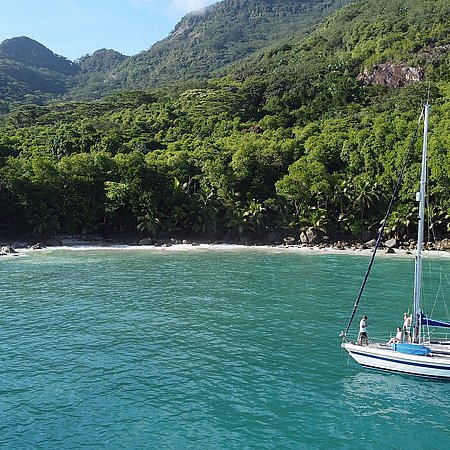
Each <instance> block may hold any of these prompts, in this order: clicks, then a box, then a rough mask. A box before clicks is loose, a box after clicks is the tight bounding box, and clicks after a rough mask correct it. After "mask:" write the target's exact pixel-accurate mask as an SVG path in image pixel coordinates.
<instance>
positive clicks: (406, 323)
mask: <svg viewBox="0 0 450 450" xmlns="http://www.w3.org/2000/svg"><path fill="white" fill-rule="evenodd" d="M411 322H412V314H411V315H409V314H408V313H404V314H403V331H404V332H405V338H406V341H407V342H411Z"/></svg>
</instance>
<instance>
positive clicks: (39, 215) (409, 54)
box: [0, 0, 450, 240]
mask: <svg viewBox="0 0 450 450" xmlns="http://www.w3.org/2000/svg"><path fill="white" fill-rule="evenodd" d="M430 4H431V5H432V8H431V10H430ZM426 8H428V9H426ZM421 17H423V19H424V20H423V21H422V20H418V18H419V19H420V18H421ZM362 24H364V26H362ZM449 25H450V10H449V6H448V5H447V1H446V0H445V1H444V0H435V1H433V2H429V1H427V0H402V1H400V0H389V1H388V0H376V1H375V0H363V1H358V2H355V3H354V4H351V5H348V6H345V7H343V8H342V9H340V10H339V11H337V13H336V14H333V15H332V16H331V17H330V18H329V19H327V20H326V22H324V23H323V24H322V25H321V27H320V28H319V29H317V30H316V31H314V32H313V33H311V34H310V35H309V36H308V37H306V38H299V39H298V40H290V41H289V42H285V43H280V44H279V45H276V46H272V47H270V48H269V49H267V50H265V51H263V52H261V53H259V54H257V55H255V56H253V57H251V59H250V60H249V61H248V62H247V63H245V64H240V65H238V66H236V67H235V69H234V70H233V71H230V73H229V74H228V75H227V76H225V77H222V78H216V79H210V80H209V81H207V82H204V83H197V85H196V86H195V87H192V88H187V87H185V88H184V89H182V90H181V92H180V90H171V89H165V90H163V89H159V90H154V91H151V92H150V91H133V92H131V91H129V92H121V93H116V94H114V95H111V96H109V97H105V98H103V99H102V100H101V101H96V102H92V103H85V102H63V103H58V104H52V105H47V106H44V105H41V106H38V105H22V106H17V107H15V108H14V109H13V110H12V111H11V112H10V113H9V114H8V115H7V116H5V117H4V120H3V122H2V124H1V129H0V133H1V134H0V202H1V204H2V209H1V211H0V227H1V228H0V231H1V232H3V233H16V234H17V233H35V234H38V235H51V234H54V233H93V232H102V233H106V232H112V231H114V232H131V231H135V230H136V229H139V230H141V231H143V232H144V233H150V234H158V233H169V234H171V235H177V234H180V235H183V236H190V235H194V236H207V235H214V236H218V237H222V236H225V235H226V236H227V239H231V238H232V237H234V238H242V237H243V238H246V237H249V238H255V239H260V240H261V239H263V238H265V237H267V236H268V235H269V234H270V233H271V232H272V231H277V232H282V233H286V234H294V235H298V233H299V231H300V229H302V228H305V227H315V228H316V229H320V230H323V232H324V233H327V234H328V235H331V236H333V237H342V236H347V237H354V238H358V239H361V238H367V237H369V235H370V233H371V232H372V233H373V232H375V231H376V230H377V229H378V228H379V226H380V220H381V219H382V217H383V216H384V211H385V208H386V204H387V202H388V200H389V197H390V194H391V192H392V188H393V185H394V183H395V181H396V178H397V174H398V170H399V168H400V166H401V164H402V162H403V159H404V156H405V154H406V152H407V149H408V146H409V143H410V141H411V138H412V136H413V133H414V130H415V127H416V122H417V119H418V116H419V114H420V104H421V101H422V100H424V99H426V98H427V96H430V100H431V103H432V105H433V106H432V116H431V121H430V173H431V179H430V187H429V196H430V200H431V201H430V204H433V207H432V208H430V209H429V211H428V220H429V226H430V227H431V228H432V229H433V230H434V231H435V232H436V233H437V234H438V235H439V236H441V237H442V236H443V235H444V234H445V233H447V229H448V226H449V223H450V195H449V194H450V192H449V190H450V180H449V176H450V156H449V151H448V149H449V144H450V133H449V129H448V127H449V125H448V124H449V123H450V106H449V103H448V97H449V93H450V73H449V64H448V62H449V61H448V55H449V51H450V48H449V47H450V46H449V45H448V31H447V30H448V29H449ZM382 64H391V65H393V64H396V65H399V66H401V67H404V68H408V67H409V68H420V71H417V73H420V74H422V75H420V77H419V79H418V80H415V82H411V80H408V79H407V77H406V76H405V79H404V80H403V81H404V83H402V86H403V85H404V87H402V88H394V87H392V86H391V85H390V84H389V79H388V78H389V77H387V78H386V83H387V84H383V83H381V84H370V83H368V82H365V81H367V78H368V77H367V75H363V74H364V72H366V74H367V73H370V72H371V71H372V70H374V69H373V67H374V66H375V65H378V66H379V65H382ZM419 155H420V142H417V143H416V146H415V150H414V152H413V155H412V158H411V161H410V163H409V165H408V169H407V172H406V175H405V180H404V184H403V187H402V190H401V192H400V199H401V203H397V205H396V208H395V211H394V213H393V215H392V217H391V220H390V223H389V227H388V228H389V232H390V233H391V234H392V235H396V236H397V237H400V238H402V237H403V236H408V235H409V236H413V233H414V227H413V224H414V221H415V220H416V219H415V217H416V213H415V209H416V204H415V201H414V198H415V194H414V193H415V191H416V190H417V188H418V170H419V169H418V165H419Z"/></svg>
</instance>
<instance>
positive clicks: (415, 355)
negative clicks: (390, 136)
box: [341, 102, 450, 380]
mask: <svg viewBox="0 0 450 450" xmlns="http://www.w3.org/2000/svg"><path fill="white" fill-rule="evenodd" d="M429 109H430V105H429V103H428V102H427V103H426V104H424V105H423V109H422V114H421V119H422V117H423V122H424V125H423V147H422V164H421V174H420V190H419V192H418V193H417V194H416V200H417V201H418V202H419V220H418V238H417V254H416V258H415V270H414V308H413V313H412V318H411V322H412V323H411V325H412V327H411V334H410V342H395V343H392V344H387V343H386V342H373V341H369V340H366V342H365V344H366V345H362V340H361V339H358V341H357V343H355V342H352V341H349V340H348V339H347V333H348V331H349V329H350V326H351V323H352V321H353V318H354V316H355V313H356V309H357V307H358V304H359V301H360V299H361V296H362V293H363V290H364V286H365V284H366V281H367V278H368V276H369V273H370V269H371V267H372V264H373V261H374V258H375V254H376V250H377V248H378V247H379V245H380V242H381V237H382V234H383V230H384V226H385V224H386V222H387V219H388V218H389V214H390V210H391V207H392V203H393V201H394V199H395V196H396V192H397V191H398V187H399V184H400V182H401V178H402V173H403V170H404V167H405V164H406V160H405V163H404V166H403V168H402V170H401V173H400V176H399V179H398V181H397V186H396V188H395V190H394V193H393V195H392V198H391V202H390V204H389V207H388V210H387V213H386V216H385V219H384V221H383V225H382V227H381V229H380V232H379V234H378V238H377V241H376V244H375V248H374V251H373V253H372V257H371V260H370V263H369V266H368V269H367V271H366V276H365V277H364V281H363V284H362V286H361V289H360V291H359V295H358V297H357V299H356V302H355V304H354V307H353V311H352V314H351V316H350V320H349V322H348V325H347V328H346V330H345V331H343V332H342V333H341V337H342V338H343V339H342V344H341V347H342V348H344V349H345V350H346V351H347V352H348V353H349V355H350V356H351V357H352V358H353V359H354V360H355V361H356V362H358V363H359V364H360V365H361V366H364V367H367V368H372V369H378V370H383V371H388V372H396V373H402V374H409V375H414V376H418V377H426V378H437V379H447V380H450V339H441V340H439V339H432V338H431V337H430V334H429V333H426V331H425V330H427V329H428V330H429V327H432V328H433V329H434V328H441V327H442V328H450V323H449V322H445V321H441V320H434V319H432V318H430V317H427V316H426V315H425V313H424V311H422V309H421V292H422V244H423V236H424V223H425V220H424V212H425V193H426V178H427V140H428V118H429ZM421 119H419V121H420V120H421Z"/></svg>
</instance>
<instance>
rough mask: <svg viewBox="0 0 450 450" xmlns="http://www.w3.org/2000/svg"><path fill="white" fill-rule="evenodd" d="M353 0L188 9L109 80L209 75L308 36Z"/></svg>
mask: <svg viewBox="0 0 450 450" xmlns="http://www.w3.org/2000/svg"><path fill="white" fill-rule="evenodd" d="M346 2H347V0H223V1H221V2H219V3H216V4H214V5H212V6H210V7H209V8H207V9H206V10H205V11H203V12H201V13H191V14H188V15H187V16H186V17H184V18H183V20H182V21H181V22H180V23H179V24H178V25H177V26H176V27H175V29H174V31H173V32H172V33H171V34H170V35H169V36H168V37H167V38H166V39H163V40H162V41H160V42H157V43H156V44H155V45H153V46H152V47H151V48H150V49H149V50H148V51H144V52H141V53H139V54H138V55H136V56H134V57H132V58H130V59H129V60H128V61H127V62H126V63H125V64H123V65H122V66H121V67H119V68H118V69H117V70H115V71H113V72H112V74H111V75H110V77H108V78H107V81H108V82H109V83H111V84H112V85H119V86H121V87H126V88H130V87H132V88H143V87H144V88H145V87H154V86H162V85H168V84H169V85H170V84H174V83H180V82H184V81H190V80H196V79H206V78H209V77H211V75H213V74H214V73H216V72H217V71H218V70H221V69H224V68H225V67H226V66H227V65H229V64H230V63H232V62H234V61H239V60H241V59H243V58H244V57H246V56H248V55H249V54H252V53H254V52H256V51H258V50H260V49H261V48H264V47H267V46H269V45H272V44H273V43H275V42H277V41H278V40H280V39H282V38H285V37H289V36H291V35H293V34H299V33H302V34H303V35H305V34H306V33H307V32H309V31H310V30H311V29H312V28H313V26H315V25H316V24H317V23H318V22H319V21H320V20H322V19H323V18H324V17H325V16H327V15H328V14H330V13H331V12H332V11H333V10H334V9H336V8H338V7H340V6H342V5H343V4H345V3H346Z"/></svg>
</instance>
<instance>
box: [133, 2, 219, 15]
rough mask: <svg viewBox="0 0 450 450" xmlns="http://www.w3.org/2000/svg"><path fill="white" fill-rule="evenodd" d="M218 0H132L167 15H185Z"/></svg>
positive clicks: (138, 4)
mask: <svg viewBox="0 0 450 450" xmlns="http://www.w3.org/2000/svg"><path fill="white" fill-rule="evenodd" d="M217 1H218V0H168V1H163V0H132V2H133V3H135V4H136V5H137V6H140V7H146V8H149V9H150V10H153V11H159V12H163V13H164V14H167V15H177V16H179V15H184V14H187V13H189V12H194V11H201V10H203V9H204V8H205V7H206V6H209V5H212V4H213V3H217Z"/></svg>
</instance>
